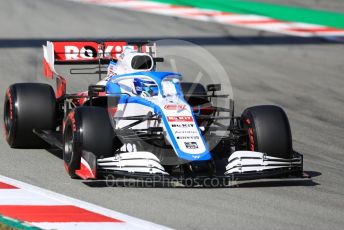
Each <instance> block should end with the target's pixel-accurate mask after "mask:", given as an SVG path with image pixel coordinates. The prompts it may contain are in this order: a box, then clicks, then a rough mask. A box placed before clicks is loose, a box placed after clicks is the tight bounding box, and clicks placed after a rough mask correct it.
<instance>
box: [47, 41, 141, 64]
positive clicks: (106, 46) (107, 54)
mask: <svg viewBox="0 0 344 230" xmlns="http://www.w3.org/2000/svg"><path fill="white" fill-rule="evenodd" d="M126 47H128V46H127V43H126V42H121V41H118V42H104V43H102V44H98V43H96V42H54V51H55V57H56V59H57V60H60V61H68V60H93V59H96V58H97V57H98V56H102V55H103V57H104V58H114V59H117V58H118V56H119V55H120V54H121V53H122V52H123V51H124V49H125V48H126ZM130 48H132V49H134V50H135V49H137V47H134V46H130Z"/></svg>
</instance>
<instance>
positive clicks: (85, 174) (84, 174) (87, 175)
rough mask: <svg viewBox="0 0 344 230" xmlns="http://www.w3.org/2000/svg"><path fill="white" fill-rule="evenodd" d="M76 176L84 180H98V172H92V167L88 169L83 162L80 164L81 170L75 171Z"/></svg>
mask: <svg viewBox="0 0 344 230" xmlns="http://www.w3.org/2000/svg"><path fill="white" fill-rule="evenodd" d="M75 174H76V175H78V176H79V177H81V178H82V179H84V180H87V179H96V171H95V170H90V167H87V166H86V165H85V164H84V163H83V162H80V169H78V170H75Z"/></svg>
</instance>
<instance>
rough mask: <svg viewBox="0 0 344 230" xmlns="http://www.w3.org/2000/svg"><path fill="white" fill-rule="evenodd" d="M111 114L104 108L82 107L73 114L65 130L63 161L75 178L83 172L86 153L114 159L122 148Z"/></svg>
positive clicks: (66, 121) (69, 116)
mask: <svg viewBox="0 0 344 230" xmlns="http://www.w3.org/2000/svg"><path fill="white" fill-rule="evenodd" d="M119 145H120V143H119V141H118V140H117V139H116V138H115V135H114V131H113V128H112V125H111V121H110V118H109V115H108V112H107V111H106V109H104V108H100V107H88V106H82V107H78V108H76V109H74V110H73V111H71V112H70V113H69V115H68V116H67V118H66V120H65V125H64V131H63V146H64V148H63V160H64V164H65V168H66V170H67V172H68V173H69V175H70V176H71V177H72V178H76V177H77V175H76V174H75V171H76V170H78V169H80V161H81V155H82V152H83V151H88V152H92V153H93V154H94V155H95V156H97V157H106V156H111V155H113V153H114V150H115V148H119V147H120V146H119Z"/></svg>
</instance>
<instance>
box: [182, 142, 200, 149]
mask: <svg viewBox="0 0 344 230" xmlns="http://www.w3.org/2000/svg"><path fill="white" fill-rule="evenodd" d="M184 144H185V147H186V148H188V149H198V145H197V143H196V142H185V143H184Z"/></svg>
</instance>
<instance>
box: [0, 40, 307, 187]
mask: <svg viewBox="0 0 344 230" xmlns="http://www.w3.org/2000/svg"><path fill="white" fill-rule="evenodd" d="M43 50H44V59H43V65H44V74H45V77H46V78H47V79H54V78H55V79H56V85H57V87H56V91H54V90H53V88H52V87H51V86H50V85H48V84H41V83H18V84H13V85H11V86H10V87H9V88H8V89H7V91H6V98H5V105H4V127H5V136H6V140H7V142H8V144H9V145H10V146H11V147H13V148H48V144H49V145H53V146H56V147H58V148H60V149H61V150H62V151H63V160H64V165H65V169H66V170H67V172H68V173H69V175H70V176H71V177H72V178H82V179H97V178H102V177H104V176H106V175H114V176H115V177H116V178H117V177H122V178H123V177H133V178H141V179H142V178H143V179H145V178H157V177H159V178H164V179H166V178H181V181H183V180H186V179H189V178H192V179H200V180H202V178H225V179H228V180H233V179H238V180H245V179H247V180H248V179H258V178H272V177H276V176H277V177H289V176H301V175H302V171H303V159H302V155H301V154H299V153H297V152H295V151H293V148H292V136H291V131H290V126H289V121H288V118H287V115H286V113H285V112H284V110H283V109H281V108H280V107H277V106H273V105H262V106H254V107H250V108H247V109H246V110H244V112H243V113H242V115H241V116H239V117H237V116H235V115H234V103H233V100H232V99H230V98H229V95H223V94H218V91H220V90H221V84H210V85H207V86H204V85H202V84H200V83H194V82H184V81H182V75H181V74H179V73H173V72H159V71H156V65H157V63H158V62H163V61H164V60H163V58H158V57H156V45H155V44H154V43H150V42H145V41H144V42H141V41H140V42H127V41H105V42H99V43H98V42H92V41H70V42H68V41H55V42H50V41H48V42H47V45H46V46H43ZM94 64H95V65H96V67H95V68H94V67H84V66H83V67H84V68H70V73H71V74H73V73H76V72H77V71H78V70H83V71H84V70H93V71H94V72H95V73H97V74H98V75H99V82H98V83H96V84H92V85H89V87H88V90H87V91H85V92H79V93H74V94H67V93H66V82H67V80H66V79H67V78H66V77H63V76H61V75H60V74H59V73H58V72H57V71H56V67H57V66H60V65H63V66H69V67H70V66H73V67H75V66H80V65H94ZM104 68H106V69H104ZM83 74H84V72H83ZM104 75H106V76H105V77H103V76H104ZM214 98H224V99H225V100H228V101H229V103H228V104H229V106H228V108H223V107H219V106H216V105H214V103H213V99H214ZM222 121H228V125H223V123H222Z"/></svg>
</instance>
